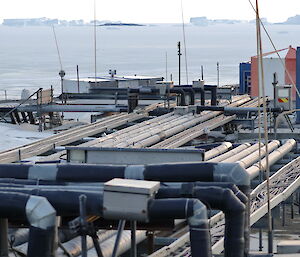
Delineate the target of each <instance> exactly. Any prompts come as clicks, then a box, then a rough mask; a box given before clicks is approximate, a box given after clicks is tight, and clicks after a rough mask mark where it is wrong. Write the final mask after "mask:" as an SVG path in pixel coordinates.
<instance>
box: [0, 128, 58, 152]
mask: <svg viewBox="0 0 300 257" xmlns="http://www.w3.org/2000/svg"><path fill="white" fill-rule="evenodd" d="M52 134H53V132H52V131H43V132H38V126H35V125H31V124H21V125H13V124H8V123H0V151H3V150H8V149H10V148H13V147H18V146H21V145H25V144H29V143H31V142H34V141H37V140H40V139H43V138H46V137H49V136H51V135H52Z"/></svg>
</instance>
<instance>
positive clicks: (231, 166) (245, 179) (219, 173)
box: [213, 163, 250, 186]
mask: <svg viewBox="0 0 300 257" xmlns="http://www.w3.org/2000/svg"><path fill="white" fill-rule="evenodd" d="M213 176H214V181H218V182H231V183H233V184H235V185H237V186H250V176H249V174H248V173H247V171H246V169H244V168H243V167H242V166H241V165H240V164H238V163H215V166H214V174H213Z"/></svg>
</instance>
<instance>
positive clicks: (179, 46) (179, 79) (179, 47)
mask: <svg viewBox="0 0 300 257" xmlns="http://www.w3.org/2000/svg"><path fill="white" fill-rule="evenodd" d="M177 46H178V85H179V86H181V55H182V53H181V43H180V41H179V42H178V45H177Z"/></svg>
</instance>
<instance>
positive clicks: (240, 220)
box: [156, 184, 247, 257]
mask: <svg viewBox="0 0 300 257" xmlns="http://www.w3.org/2000/svg"><path fill="white" fill-rule="evenodd" d="M183 186H184V187H185V186H186V185H185V184H183ZM184 187H183V188H161V189H160V190H159V192H158V194H157V195H156V197H157V198H174V197H175V198H180V197H183V196H185V197H192V198H196V199H198V200H199V201H201V202H203V203H205V204H206V205H208V206H209V207H210V208H213V209H218V210H221V211H223V212H224V214H225V241H224V248H225V255H224V256H225V257H242V256H243V255H244V243H245V242H244V227H245V210H246V206H245V204H244V203H243V202H242V201H241V200H240V199H239V198H238V197H237V196H236V195H235V193H234V192H233V191H232V190H230V189H228V188H220V187H217V186H207V187H193V186H192V185H190V194H189V193H187V189H186V188H184ZM241 194H242V193H241ZM246 199H247V198H246V196H245V195H243V200H246ZM246 203H247V200H246Z"/></svg>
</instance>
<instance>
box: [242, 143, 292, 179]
mask: <svg viewBox="0 0 300 257" xmlns="http://www.w3.org/2000/svg"><path fill="white" fill-rule="evenodd" d="M295 146H296V140H294V139H289V140H288V141H286V143H285V144H284V145H282V146H281V147H279V148H278V149H276V150H274V151H273V152H272V153H270V154H269V165H270V166H272V165H273V164H274V163H276V162H277V161H278V160H280V159H281V158H282V157H283V156H285V155H286V154H287V153H289V152H290V151H292V149H293V148H294V147H295ZM266 160H267V158H263V159H262V160H261V171H265V170H266ZM247 172H248V174H249V175H250V178H251V179H254V178H255V177H257V176H258V175H259V172H260V167H259V162H257V163H255V164H253V165H252V166H251V167H249V168H248V169H247Z"/></svg>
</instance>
